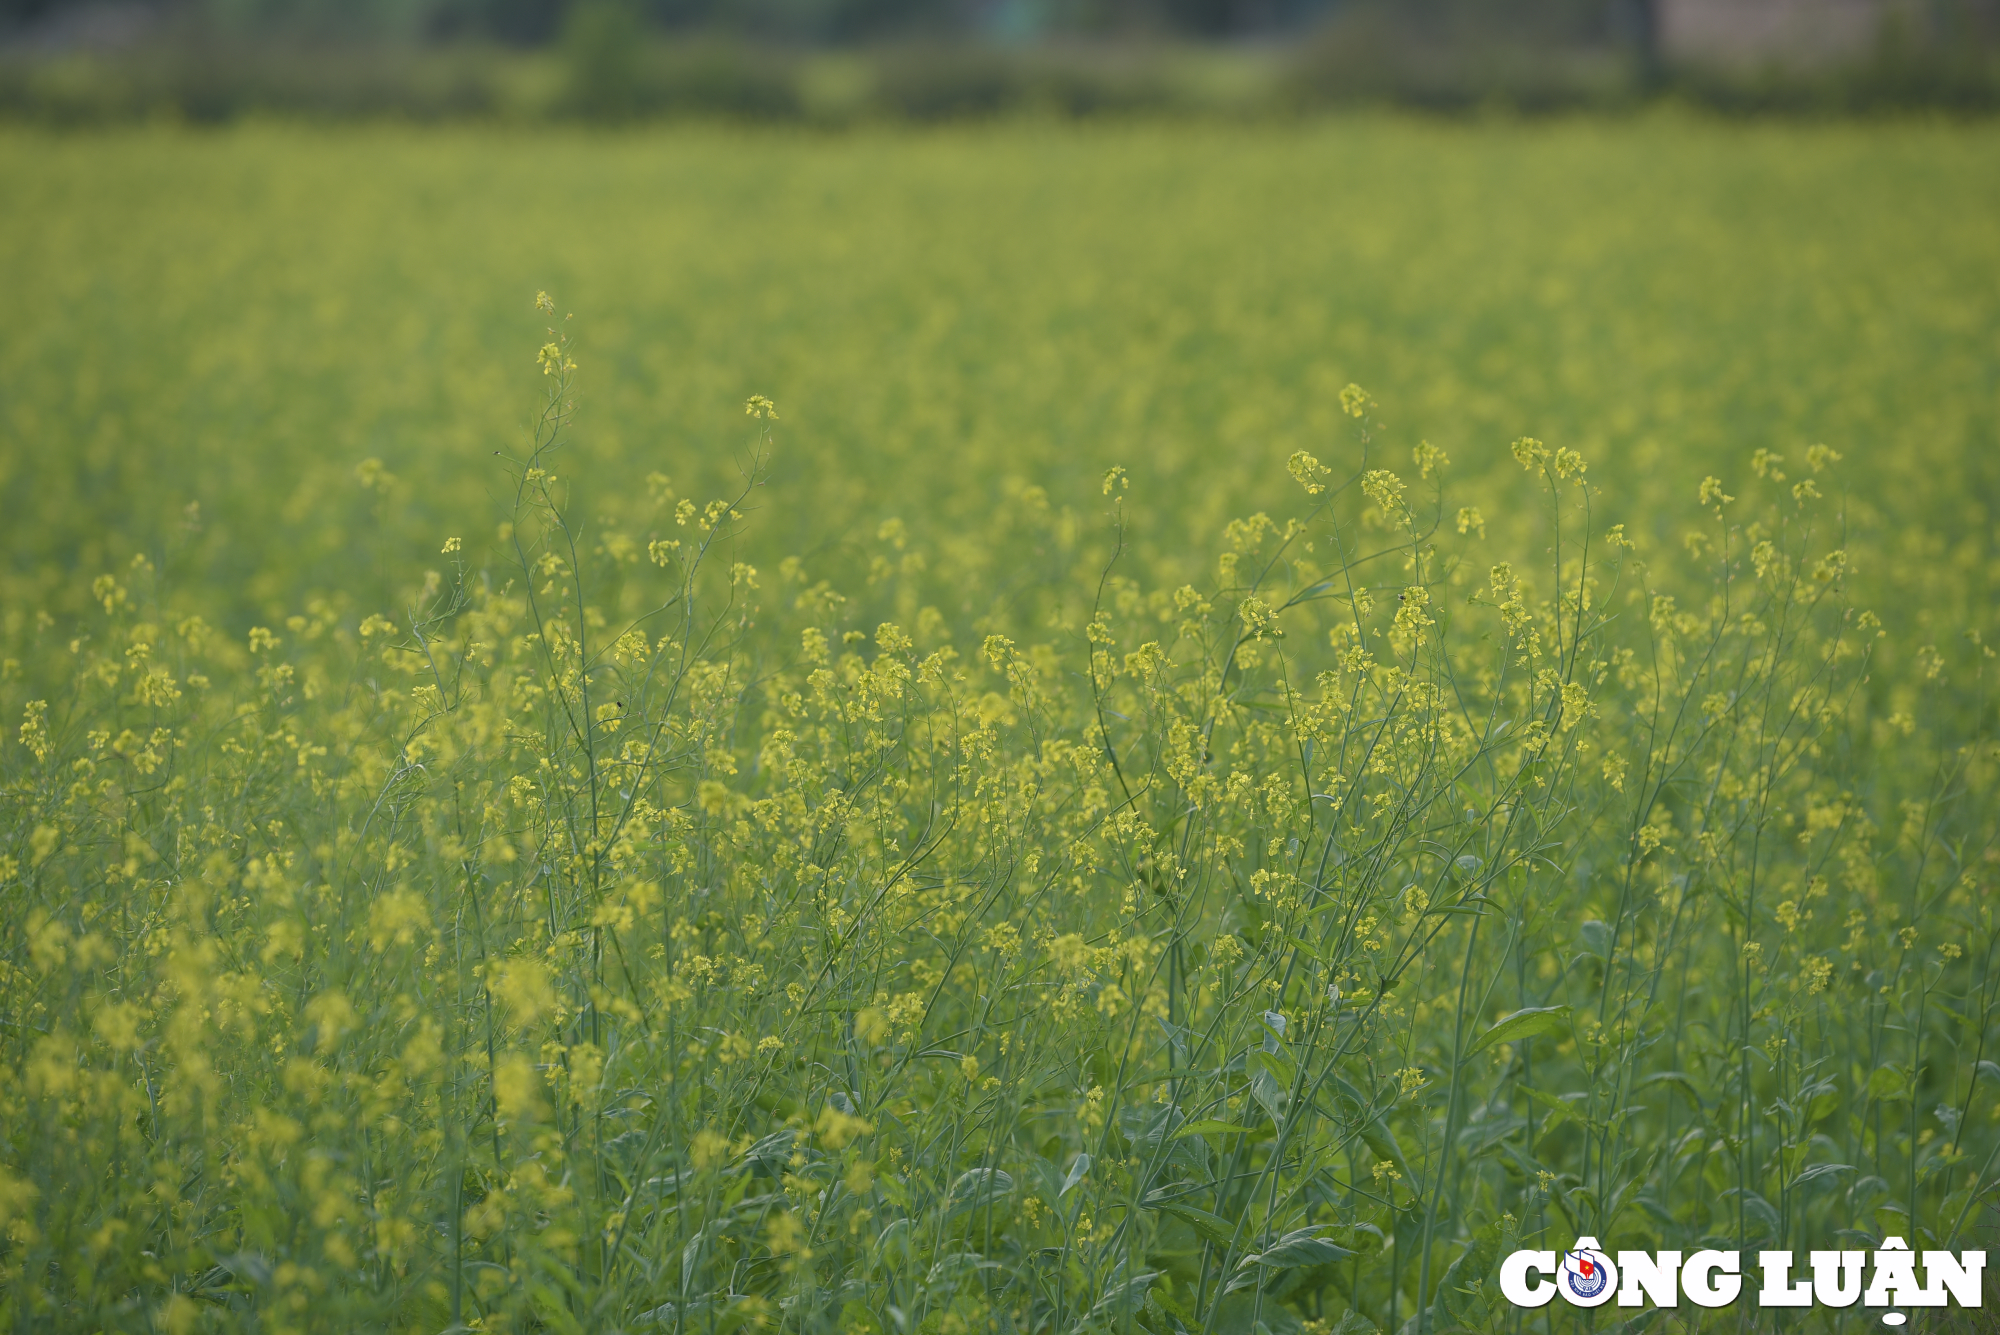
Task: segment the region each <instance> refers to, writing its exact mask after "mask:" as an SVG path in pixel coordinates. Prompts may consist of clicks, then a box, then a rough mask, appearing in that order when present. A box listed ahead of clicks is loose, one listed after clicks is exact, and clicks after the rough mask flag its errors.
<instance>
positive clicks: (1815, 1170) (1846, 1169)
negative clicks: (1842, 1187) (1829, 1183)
mask: <svg viewBox="0 0 2000 1335" xmlns="http://www.w3.org/2000/svg"><path fill="white" fill-rule="evenodd" d="M1853 1171H1854V1165H1853V1164H1845V1163H1816V1164H1810V1165H1808V1166H1807V1167H1805V1168H1803V1169H1801V1170H1800V1171H1799V1175H1798V1176H1797V1177H1795V1178H1793V1179H1792V1181H1791V1185H1790V1186H1789V1187H1787V1188H1786V1190H1788V1191H1789V1190H1791V1189H1792V1188H1793V1187H1802V1186H1804V1185H1805V1184H1806V1183H1808V1182H1812V1181H1815V1180H1817V1179H1819V1178H1822V1177H1831V1176H1832V1175H1833V1174H1835V1173H1851V1172H1853Z"/></svg>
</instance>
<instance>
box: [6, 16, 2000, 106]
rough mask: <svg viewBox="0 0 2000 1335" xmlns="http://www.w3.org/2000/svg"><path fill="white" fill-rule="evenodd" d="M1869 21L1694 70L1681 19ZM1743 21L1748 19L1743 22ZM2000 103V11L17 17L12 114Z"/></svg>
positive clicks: (12, 27)
mask: <svg viewBox="0 0 2000 1335" xmlns="http://www.w3.org/2000/svg"><path fill="white" fill-rule="evenodd" d="M1690 3H1694V4H1698V5H1705V6H1706V7H1707V8H1708V10H1709V13H1710V15H1711V16H1712V15H1713V14H1714V13H1715V12H1716V10H1715V7H1716V6H1717V5H1722V6H1724V11H1723V12H1724V13H1725V15H1726V14H1727V13H1728V7H1729V6H1731V5H1735V6H1740V7H1741V9H1740V13H1741V14H1743V15H1745V16H1747V17H1749V18H1750V19H1752V20H1754V19H1755V17H1756V15H1755V11H1756V10H1757V9H1758V7H1759V6H1760V4H1761V5H1767V6H1775V7H1776V8H1777V9H1779V10H1784V9H1787V8H1789V9H1790V10H1791V11H1792V17H1793V18H1794V19H1795V20H1796V19H1797V18H1798V16H1799V14H1800V13H1801V12H1805V14H1806V20H1807V22H1808V23H1810V21H1811V14H1810V11H1811V9H1812V7H1813V4H1814V3H1818V4H1826V5H1834V6H1838V5H1842V4H1845V5H1846V6H1847V7H1848V10H1849V14H1850V17H1851V15H1852V13H1853V12H1855V7H1856V6H1857V5H1858V6H1860V7H1862V8H1863V9H1866V10H1868V12H1869V18H1868V20H1867V22H1868V27H1869V34H1868V37H1867V39H1866V40H1864V41H1860V42H1856V43H1850V44H1849V46H1848V47H1847V48H1846V49H1842V50H1838V51H1835V52H1833V53H1831V54H1829V53H1828V52H1827V51H1825V50H1820V51H1816V52H1807V51H1803V50H1802V51H1799V52H1796V53H1794V52H1789V51H1786V50H1784V49H1778V50H1771V49H1762V50H1755V51H1750V52H1748V53H1746V54H1744V55H1742V56H1741V57H1740V58H1733V59H1732V58H1726V53H1725V56H1724V57H1717V56H1716V55H1715V54H1714V53H1712V52H1705V53H1700V54H1697V55H1693V56H1690V55H1689V54H1687V53H1685V52H1676V51H1674V50H1673V49H1671V47H1670V46H1669V44H1667V43H1665V42H1663V40H1662V33H1663V29H1664V28H1665V27H1666V26H1667V19H1668V15H1667V12H1666V11H1667V10H1668V9H1669V8H1670V7H1672V6H1674V5H1676V4H1683V5H1686V4H1690ZM1725 22H1727V19H1726V18H1725ZM1662 98H1669V99H1677V100H1680V101H1684V102H1693V103H1696V104H1701V105H1706V106H1710V107H1714V108H1718V109H1722V110H1727V111H1786V112H1806V113H1835V114H1839V113H1848V114H1852V113H1869V112H1877V111H1885V110H1897V109H1926V108H1928V109H1939V110H1945V111H1950V112H1957V113H1988V112H1991V111H1993V110H1995V109H2000V0H1879V3H1877V2H1873V0H1806V2H1805V3H1804V4H1803V11H1802V6H1801V3H1800V0H150V2H149V0H0V117H6V118H11V119H16V120H33V121H41V122H47V123H56V124H87V123H101V122H112V121H119V120H131V119H179V120H192V121H203V122H211V121H223V120H229V119H232V118H235V117H239V116H243V115H256V114H276V115H286V116H307V117H333V118H338V117H354V116H389V117H401V118H411V119H426V120H428V119H491V120H501V121H516V122H523V121H542V120H560V119H577V120H593V121H628V120H642V119H651V118H658V117H663V116H675V115H682V116H687V115H692V116H709V117H718V116H719V117H731V118H749V119H763V120H799V121H808V122H818V123H828V124H839V123H847V122H852V121H857V120H867V119H880V118H900V119H915V120H926V119H943V118H954V117H966V116H979V115H992V114H1001V113H1009V112H1043V113H1051V114H1058V115H1068V116H1082V115H1091V114H1099V113H1119V112H1125V113H1140V112H1167V113H1185V114H1207V115H1218V114H1219V115H1231V116H1259V115H1285V114H1296V113H1299V112H1304V111H1310V110H1313V109H1316V108H1320V107H1328V106H1343V105H1355V104H1388V105H1402V106H1411V107H1418V108H1424V109H1430V110H1437V111H1464V110H1478V109H1488V108H1494V109H1512V110H1518V111H1528V112H1534V111H1559V110H1566V109H1615V108H1623V107H1631V106H1636V105H1640V104H1643V103H1647V102H1651V101H1655V100H1659V99H1662Z"/></svg>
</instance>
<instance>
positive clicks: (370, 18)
mask: <svg viewBox="0 0 2000 1335" xmlns="http://www.w3.org/2000/svg"><path fill="white" fill-rule="evenodd" d="M1646 5H1647V0H1401V2H1400V3H1398V2H1397V0H152V3H147V0H123V4H122V5H121V6H120V7H123V8H128V9H129V8H134V7H142V8H146V9H152V10H156V11H158V12H159V14H160V16H161V17H162V18H163V19H165V20H166V21H167V22H168V23H169V24H171V25H172V26H174V27H176V28H179V29H182V30H184V31H187V32H190V33H203V34H208V35H212V36H215V37H219V38H266V37H278V36H286V37H298V38H320V39H336V40H396V41H410V40H416V41H426V40H449V39H463V38H486V39H490V40H498V41H503V42H511V43H521V44H538V43H542V42H546V41H550V40H553V39H555V38H556V37H558V36H559V35H560V34H561V33H562V32H563V30H564V29H565V27H566V26H567V25H569V24H571V23H573V22H576V21H578V20H579V19H583V18H586V17H587V15H588V11H590V10H593V9H596V10H606V9H619V10H623V11H625V15H624V16H623V17H629V18H630V19H635V20H637V21H638V22H639V23H641V24H645V25H648V26H651V27H655V28H659V29H662V30H669V31H672V30H680V31H687V30H706V31H715V32H724V33H734V34H738V35H742V36H745V37H755V38H759V39H764V40H777V41H787V42H798V43H824V42H841V41H857V40H880V39H885V38H898V37H901V38H912V37H918V38H920V37H946V36H986V37H993V38H1000V39H1014V40H1021V39H1034V38H1040V37H1054V36H1065V35H1077V36H1114V35H1138V34H1156V35H1160V36H1181V37H1191V38H1224V37H1242V36H1257V35H1271V34H1284V33H1295V32H1300V31H1304V30H1306V29H1309V28H1312V27H1314V26H1317V25H1319V24H1321V23H1323V22H1326V21H1328V20H1332V19H1336V18H1340V17H1342V16H1344V15H1347V14H1350V13H1356V14H1359V13H1368V14H1371V15H1372V16H1373V17H1376V18H1379V19H1386V20H1389V21H1391V22H1393V23H1395V24H1396V25H1398V26H1409V27H1413V28H1421V29H1428V30H1432V31H1436V32H1440V33H1448V34H1451V35H1457V36H1463V35H1467V34H1468V32H1469V31H1477V30H1496V31H1497V30H1506V31H1507V32H1509V33H1510V34H1511V35H1513V36H1515V37H1516V38H1520V39H1525V40H1531V41H1561V42H1576V41H1592V40H1605V39H1617V38H1619V37H1621V36H1622V35H1624V34H1625V33H1626V32H1629V30H1630V27H1631V16H1632V15H1634V14H1643V13H1644V12H1645V8H1646ZM106 7H107V0H0V34H4V33H6V32H8V31H10V30H11V31H13V32H20V31H22V30H24V29H29V28H32V27H34V26H35V25H38V24H46V23H48V22H49V21H51V20H56V21H58V22H59V21H60V20H61V19H63V18H65V17H69V16H73V15H75V14H78V13H80V12H82V11H86V10H91V9H96V10H100V11H101V10H103V9H105V8H106Z"/></svg>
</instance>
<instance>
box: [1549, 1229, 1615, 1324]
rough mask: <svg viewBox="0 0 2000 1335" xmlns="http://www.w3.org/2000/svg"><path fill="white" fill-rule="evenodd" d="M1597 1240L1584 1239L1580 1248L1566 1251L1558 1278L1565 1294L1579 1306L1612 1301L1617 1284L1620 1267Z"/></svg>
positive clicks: (1594, 1305)
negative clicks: (1596, 1243) (1615, 1264)
mask: <svg viewBox="0 0 2000 1335" xmlns="http://www.w3.org/2000/svg"><path fill="white" fill-rule="evenodd" d="M1595 1242H1596V1240H1595V1239H1593V1238H1585V1239H1582V1241H1581V1243H1580V1244H1579V1245H1578V1247H1577V1249H1576V1250H1575V1251H1572V1252H1564V1253H1563V1256H1562V1273H1561V1274H1560V1275H1558V1276H1557V1282H1558V1283H1559V1284H1560V1285H1561V1287H1562V1295H1563V1297H1564V1298H1566V1299H1568V1300H1569V1301H1570V1302H1571V1303H1572V1304H1574V1305H1575V1306H1577V1307H1596V1306H1597V1305H1598V1304H1600V1303H1604V1302H1609V1301H1610V1299H1611V1294H1612V1291H1613V1290H1614V1289H1615V1288H1616V1287H1617V1284H1618V1269H1617V1267H1616V1266H1614V1265H1612V1264H1611V1258H1610V1257H1608V1256H1606V1255H1605V1254H1604V1253H1603V1252H1601V1251H1599V1250H1597V1248H1596V1246H1595Z"/></svg>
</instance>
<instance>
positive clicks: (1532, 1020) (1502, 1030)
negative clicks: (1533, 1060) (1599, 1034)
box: [1465, 1006, 1570, 1057]
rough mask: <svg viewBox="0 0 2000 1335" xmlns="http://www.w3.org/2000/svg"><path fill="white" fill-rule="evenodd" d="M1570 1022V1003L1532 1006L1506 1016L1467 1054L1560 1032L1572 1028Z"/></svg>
mask: <svg viewBox="0 0 2000 1335" xmlns="http://www.w3.org/2000/svg"><path fill="white" fill-rule="evenodd" d="M1569 1021H1570V1009H1569V1007H1567V1006H1530V1007H1529V1008H1528V1009H1526V1010H1518V1011H1515V1012H1514V1013H1513V1014H1512V1015H1508V1016H1504V1017H1502V1018H1501V1020H1500V1021H1499V1023H1497V1024H1495V1025H1494V1026H1493V1027H1492V1028H1491V1029H1488V1030H1487V1031H1486V1032H1485V1033H1483V1034H1481V1035H1480V1036H1479V1038H1478V1041H1476V1042H1475V1043H1473V1045H1472V1047H1471V1048H1470V1049H1468V1050H1467V1052H1466V1054H1465V1055H1466V1056H1467V1057H1476V1056H1478V1055H1479V1054H1480V1053H1482V1052H1484V1051H1486V1049H1488V1048H1490V1047H1492V1046H1493V1045H1494V1044H1495V1043H1517V1042H1519V1041H1520V1040H1522V1039H1524V1038H1538V1037H1541V1036H1543V1035H1546V1034H1558V1033H1561V1032H1562V1031H1563V1030H1565V1029H1567V1028H1569Z"/></svg>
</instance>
